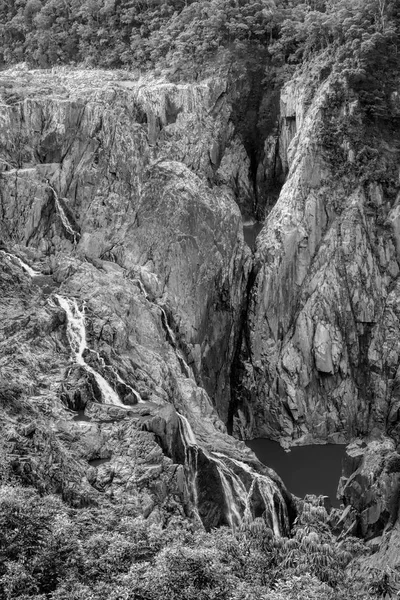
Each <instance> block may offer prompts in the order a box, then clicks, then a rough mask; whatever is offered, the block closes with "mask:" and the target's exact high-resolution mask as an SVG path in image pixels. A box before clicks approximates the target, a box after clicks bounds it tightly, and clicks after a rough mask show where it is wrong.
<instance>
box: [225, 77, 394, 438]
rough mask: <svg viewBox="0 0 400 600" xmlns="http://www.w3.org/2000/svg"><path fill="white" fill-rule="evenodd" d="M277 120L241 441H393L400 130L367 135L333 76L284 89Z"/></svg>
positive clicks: (239, 386) (373, 128)
mask: <svg viewBox="0 0 400 600" xmlns="http://www.w3.org/2000/svg"><path fill="white" fill-rule="evenodd" d="M280 119H281V132H280V144H279V148H280V153H281V157H282V164H283V165H285V164H287V165H288V168H289V172H288V177H287V180H286V183H285V185H284V186H283V189H282V191H281V193H280V196H279V198H278V201H277V203H276V204H275V206H274V207H273V209H272V210H271V212H270V213H269V215H268V217H267V219H266V222H265V225H264V228H263V230H262V232H261V234H260V236H259V237H258V239H257V251H256V256H255V262H254V266H253V272H252V279H253V280H254V283H253V285H252V287H251V289H250V291H249V301H248V310H247V321H246V324H245V327H244V330H243V336H242V343H241V352H240V356H239V357H237V360H236V363H235V364H236V373H235V377H234V380H235V387H236V413H235V416H234V419H233V429H234V431H236V433H237V434H238V435H242V436H244V437H262V436H266V437H272V438H275V439H281V441H282V440H286V441H287V442H288V443H293V442H298V443H307V442H309V441H312V440H315V441H331V442H343V441H346V440H349V439H351V438H352V437H354V436H355V435H356V434H366V433H368V432H369V431H371V430H372V429H373V428H378V429H379V430H381V431H387V430H388V429H389V430H393V428H396V423H397V420H398V409H399V399H398V391H397V388H398V383H397V382H398V368H399V352H400V346H399V325H400V323H399V316H400V315H399V303H398V299H399V289H398V275H399V254H398V248H399V245H398V226H397V220H398V219H397V214H398V204H399V201H400V197H399V195H398V192H399V178H398V177H399V166H400V165H399V154H398V152H399V146H398V143H399V137H400V130H399V129H398V128H397V129H396V127H395V124H396V120H392V121H388V122H384V121H383V122H380V123H372V122H370V123H369V124H368V123H367V124H366V122H365V117H364V116H363V115H362V111H361V109H360V106H359V102H358V99H357V97H356V96H355V95H354V94H352V93H350V91H349V90H347V89H346V88H345V87H344V86H342V85H339V84H338V82H337V80H335V79H334V76H333V75H331V76H330V77H328V79H327V80H326V81H324V82H322V83H320V82H318V83H316V82H315V80H314V81H313V80H312V77H309V76H304V77H299V78H298V80H296V81H292V82H290V83H289V84H287V85H286V87H285V88H284V90H283V91H282V94H281V116H280ZM393 124H394V125H393ZM368 128H369V129H368ZM367 132H369V133H367ZM364 134H365V136H364V138H363V135H364Z"/></svg>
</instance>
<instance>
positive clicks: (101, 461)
mask: <svg viewBox="0 0 400 600" xmlns="http://www.w3.org/2000/svg"><path fill="white" fill-rule="evenodd" d="M110 460H111V459H110V458H94V459H93V460H88V463H89V465H90V466H91V467H98V466H100V465H104V463H107V462H110Z"/></svg>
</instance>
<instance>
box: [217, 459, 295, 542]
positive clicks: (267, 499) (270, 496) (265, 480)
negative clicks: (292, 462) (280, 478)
mask: <svg viewBox="0 0 400 600" xmlns="http://www.w3.org/2000/svg"><path fill="white" fill-rule="evenodd" d="M215 454H217V455H218V456H224V455H223V454H221V453H220V452H216V453H215ZM227 458H228V459H229V460H230V461H232V462H233V463H234V464H235V465H236V466H237V467H239V468H240V469H243V471H246V472H247V473H249V474H250V475H251V477H252V478H253V481H255V482H256V483H257V487H258V491H259V492H260V495H261V498H262V499H263V502H264V506H265V508H266V511H267V514H269V515H270V517H271V521H272V529H273V532H274V534H275V535H276V536H278V537H279V536H280V526H279V517H278V514H277V512H276V507H275V501H274V498H275V497H276V498H277V499H278V500H279V505H280V506H281V507H283V510H282V518H283V521H284V523H285V525H286V526H288V523H289V520H288V515H287V512H286V503H285V501H284V499H283V497H282V494H281V491H280V489H279V488H278V486H277V485H276V484H275V483H274V482H273V481H272V480H271V479H269V477H266V476H264V475H261V474H260V473H257V472H256V471H254V469H252V468H251V467H250V465H248V464H246V463H244V462H242V461H240V460H236V459H234V458H230V457H227ZM253 491H254V486H253V485H252V487H251V488H250V490H249V493H248V497H247V506H248V507H250V501H251V496H252V494H253Z"/></svg>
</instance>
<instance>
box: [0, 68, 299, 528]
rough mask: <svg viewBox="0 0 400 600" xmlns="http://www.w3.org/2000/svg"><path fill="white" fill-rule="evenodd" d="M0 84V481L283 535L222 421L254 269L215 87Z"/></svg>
mask: <svg viewBox="0 0 400 600" xmlns="http://www.w3.org/2000/svg"><path fill="white" fill-rule="evenodd" d="M1 83H2V84H3V92H4V93H3V100H4V101H3V103H2V105H1V107H0V119H1V124H2V125H1V129H0V153H1V163H0V164H1V168H2V171H1V173H0V206H1V214H2V219H1V222H0V236H1V242H2V248H3V250H2V251H1V252H0V269H1V280H0V281H1V286H2V295H1V303H2V315H4V318H3V320H2V323H1V328H2V329H1V337H0V344H1V345H0V351H1V367H0V368H1V382H2V384H1V385H2V389H1V394H2V396H1V397H2V399H3V405H4V406H3V412H2V420H1V427H2V430H3V432H4V434H5V435H4V436H3V437H4V439H6V440H9V441H10V444H9V445H8V442H7V443H5V444H4V445H3V446H2V452H3V453H4V457H5V458H4V464H5V465H6V467H7V469H9V471H10V472H11V473H14V475H15V474H17V475H18V476H19V477H22V479H23V480H24V481H26V482H28V483H31V484H33V485H36V486H37V487H39V488H40V489H43V490H45V491H50V492H57V493H61V494H62V495H63V496H64V497H65V499H67V500H68V501H70V502H73V503H74V504H76V505H82V504H87V503H92V502H95V503H100V502H103V501H116V500H117V501H121V500H123V501H124V502H129V503H132V504H134V505H135V506H136V508H137V510H138V512H139V513H141V514H143V515H145V517H147V518H152V519H154V520H156V521H161V522H162V521H163V520H165V519H167V518H170V517H171V516H173V514H176V513H179V514H182V513H185V514H187V515H189V516H192V517H193V518H197V517H198V516H200V518H201V520H202V522H203V524H204V525H205V526H206V527H212V526H217V525H219V524H228V525H232V526H237V525H239V524H240V521H241V520H242V518H244V515H247V518H251V517H252V516H259V515H260V514H262V513H264V512H265V514H266V518H267V520H269V523H270V526H271V528H272V529H274V531H275V533H277V534H279V533H280V532H282V531H285V530H286V529H287V527H288V525H289V519H288V505H290V497H289V495H288V494H287V492H286V491H285V489H284V486H283V484H282V482H281V481H280V479H279V478H278V477H277V476H276V474H274V473H273V472H272V471H270V470H269V469H267V468H266V467H262V465H260V463H258V461H256V459H255V458H254V455H253V454H252V453H251V452H250V451H249V450H248V449H246V447H245V446H244V444H243V443H242V442H236V441H235V440H233V439H232V438H230V437H229V436H227V435H226V434H225V426H224V423H223V421H226V420H227V417H228V412H229V407H230V364H231V363H232V360H233V357H234V354H235V349H236V343H237V338H238V333H239V323H240V318H241V315H242V308H243V296H244V295H245V290H246V286H247V279H248V273H249V271H250V268H251V265H250V263H251V258H250V255H251V253H250V251H249V249H248V248H247V247H246V246H245V244H244V241H243V232H242V217H241V213H240V210H239V208H238V205H237V203H236V201H235V200H238V202H239V204H240V203H241V202H242V200H243V202H245V201H247V200H246V197H247V196H246V194H248V193H250V192H248V190H249V189H250V187H249V185H250V184H249V181H248V180H247V179H246V177H247V175H246V166H245V163H244V164H240V161H241V157H242V156H244V154H243V152H244V150H243V146H242V145H241V143H240V140H239V137H238V135H237V133H236V132H235V128H234V126H233V124H232V120H231V118H230V116H231V113H232V105H231V103H230V102H229V101H228V99H227V96H226V94H225V92H226V85H225V84H224V83H223V82H221V81H212V80H210V81H207V82H204V83H200V84H197V85H173V84H167V83H164V82H156V81H147V82H145V81H135V80H134V79H133V78H129V77H128V76H127V77H126V78H121V76H119V75H118V74H110V73H108V74H107V73H100V72H96V71H93V72H91V73H82V72H79V71H70V72H68V71H62V70H61V71H59V72H57V71H54V72H53V73H46V72H33V73H32V72H26V73H23V72H22V73H21V72H20V76H19V78H17V79H16V80H15V79H14V78H13V74H12V73H10V72H5V73H3V74H2V78H1ZM238 165H240V167H239V166H238ZM218 171H220V172H219V173H218ZM238 173H240V176H239V175H238ZM233 181H235V182H236V184H235V185H236V187H234V186H233V185H232V182H233ZM246 190H247V191H246ZM241 199H242V200H241ZM32 268H33V269H34V271H33V270H32ZM38 273H40V274H38ZM16 402H18V403H19V404H18V406H20V409H19V410H17V411H15V410H14V408H15V406H16V405H15V403H16ZM71 410H72V411H78V412H75V413H73V412H72V413H71ZM74 414H75V418H73V415H74ZM221 419H222V420H221ZM185 423H186V425H184V424H185ZM31 424H33V425H31ZM32 427H33V429H32ZM14 429H16V431H17V433H14ZM20 431H21V432H22V433H20ZM10 436H11V437H10ZM217 453H218V454H217ZM92 460H95V461H101V462H100V463H97V462H96V463H95V464H94V463H91V462H90V461H92ZM235 461H236V462H235ZM253 480H255V482H254V484H253ZM232 503H233V504H235V503H236V504H235V506H236V509H237V510H236V512H235V513H232ZM168 515H169V516H168ZM196 515H197V517H196Z"/></svg>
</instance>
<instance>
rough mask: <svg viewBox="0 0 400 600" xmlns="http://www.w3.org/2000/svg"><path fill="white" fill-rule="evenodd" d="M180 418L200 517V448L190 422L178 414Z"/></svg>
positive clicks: (187, 463) (186, 457)
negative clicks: (198, 486)
mask: <svg viewBox="0 0 400 600" xmlns="http://www.w3.org/2000/svg"><path fill="white" fill-rule="evenodd" d="M177 415H178V418H179V428H180V432H181V439H182V442H183V445H184V447H185V467H186V469H187V472H188V480H189V484H190V488H191V492H192V501H193V504H194V507H195V511H196V514H197V515H198V517H199V519H200V516H199V513H198V504H199V494H198V490H197V457H198V446H197V441H196V438H195V435H194V433H193V430H192V428H191V427H190V423H189V421H188V420H187V419H186V417H184V416H183V415H181V414H180V413H177ZM200 520H201V519H200Z"/></svg>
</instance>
